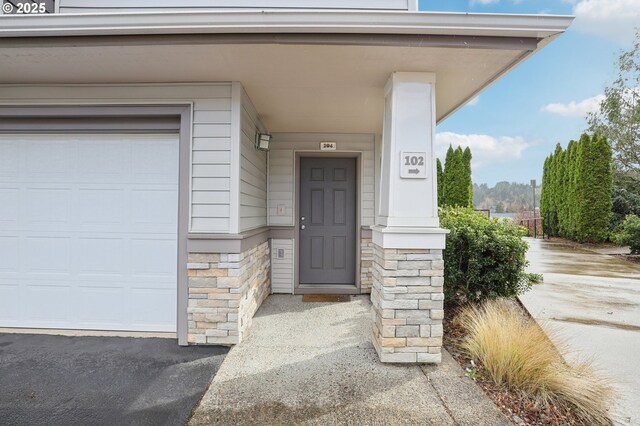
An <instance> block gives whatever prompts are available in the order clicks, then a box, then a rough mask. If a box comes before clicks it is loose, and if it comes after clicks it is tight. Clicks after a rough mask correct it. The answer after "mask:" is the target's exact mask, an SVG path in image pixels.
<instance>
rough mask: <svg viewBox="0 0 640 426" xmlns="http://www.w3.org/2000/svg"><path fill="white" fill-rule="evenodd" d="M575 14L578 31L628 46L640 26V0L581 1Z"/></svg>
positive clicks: (574, 11) (574, 8)
mask: <svg viewBox="0 0 640 426" xmlns="http://www.w3.org/2000/svg"><path fill="white" fill-rule="evenodd" d="M573 14H574V15H576V20H575V24H574V26H575V28H576V29H577V30H579V31H582V32H585V33H590V34H595V35H598V36H601V37H604V38H607V39H610V40H613V41H615V42H619V43H625V44H628V43H631V42H632V41H633V36H634V34H635V27H636V26H640V0H580V1H578V2H577V3H576V4H575V6H574V7H573Z"/></svg>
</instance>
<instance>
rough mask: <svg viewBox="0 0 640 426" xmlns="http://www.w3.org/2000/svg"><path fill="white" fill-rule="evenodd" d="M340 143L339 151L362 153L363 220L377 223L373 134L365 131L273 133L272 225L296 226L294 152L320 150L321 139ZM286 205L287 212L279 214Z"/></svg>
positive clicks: (361, 213)
mask: <svg viewBox="0 0 640 426" xmlns="http://www.w3.org/2000/svg"><path fill="white" fill-rule="evenodd" d="M322 141H331V142H336V143H337V144H338V152H339V151H351V152H354V151H355V152H361V153H362V160H361V161H362V164H361V176H360V177H359V179H360V201H361V203H360V220H361V224H362V226H370V225H373V224H374V206H375V185H374V145H375V142H374V136H373V135H362V134H311V133H308V134H305V133H300V134H294V133H278V134H274V137H273V143H272V145H271V149H270V151H269V212H268V213H269V225H272V226H293V225H294V224H295V222H294V209H295V205H294V198H295V197H294V194H295V181H296V179H295V176H294V175H295V151H319V147H320V142H322ZM278 206H283V207H284V210H285V214H284V215H278Z"/></svg>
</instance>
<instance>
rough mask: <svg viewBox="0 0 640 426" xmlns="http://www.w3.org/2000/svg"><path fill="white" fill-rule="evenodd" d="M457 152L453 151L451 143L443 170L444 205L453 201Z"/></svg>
mask: <svg viewBox="0 0 640 426" xmlns="http://www.w3.org/2000/svg"><path fill="white" fill-rule="evenodd" d="M454 157H455V152H454V151H453V147H452V146H451V145H449V149H447V155H446V156H445V158H444V171H443V172H442V204H441V205H442V206H450V205H451V201H450V197H451V195H450V194H451V191H452V190H453V189H452V187H453V185H454V184H455V182H454V179H453V176H452V173H453V169H454V164H453V163H455V158H454Z"/></svg>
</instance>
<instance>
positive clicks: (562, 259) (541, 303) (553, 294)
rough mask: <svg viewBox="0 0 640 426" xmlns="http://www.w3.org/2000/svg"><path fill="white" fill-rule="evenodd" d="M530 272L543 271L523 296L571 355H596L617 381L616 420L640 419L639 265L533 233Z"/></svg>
mask: <svg viewBox="0 0 640 426" xmlns="http://www.w3.org/2000/svg"><path fill="white" fill-rule="evenodd" d="M528 242H529V244H530V249H529V252H528V254H527V258H528V259H529V261H530V262H531V265H530V267H529V271H530V272H536V273H541V274H543V275H544V283H542V284H536V285H535V286H534V287H533V289H532V290H531V291H529V292H528V293H526V294H524V295H523V296H521V297H520V300H521V301H522V302H523V303H524V305H525V306H526V307H527V309H528V310H529V312H530V313H531V314H532V315H533V316H534V317H535V318H536V319H537V320H539V321H540V323H541V324H542V325H543V327H545V328H546V329H548V330H550V331H551V332H552V333H551V335H552V337H554V336H555V338H556V340H566V341H567V344H568V349H569V350H570V351H571V352H570V353H569V354H567V357H568V359H572V358H574V357H582V358H585V357H586V358H593V360H594V362H595V364H596V366H598V367H599V368H600V369H602V370H603V374H605V375H607V376H609V377H611V378H612V379H613V380H614V381H615V382H616V384H617V387H618V389H619V393H620V399H619V400H620V403H619V405H618V406H617V407H615V408H614V411H613V416H612V417H613V420H614V421H615V422H616V423H617V424H622V425H628V424H632V425H640V410H639V409H638V407H640V374H638V360H639V359H640V358H639V354H640V265H638V264H634V263H631V262H628V261H625V260H623V259H619V258H617V257H614V256H608V255H605V254H600V253H596V252H594V251H590V250H585V249H581V248H576V247H573V246H570V245H566V244H562V243H557V242H549V241H541V240H533V239H528Z"/></svg>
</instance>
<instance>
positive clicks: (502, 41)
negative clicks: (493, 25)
mask: <svg viewBox="0 0 640 426" xmlns="http://www.w3.org/2000/svg"><path fill="white" fill-rule="evenodd" d="M539 41H540V40H539V39H538V38H533V37H497V36H464V35H459V36H454V35H441V34H431V35H422V34H349V33H343V34H340V33H338V34H322V33H317V34H308V33H280V34H272V33H257V34H243V33H236V34H168V35H167V34H158V35H153V34H141V35H114V36H84V37H81V36H65V37H33V38H18V37H15V38H0V47H3V48H29V47H64V46H85V47H86V46H92V47H99V46H149V45H162V46H174V45H215V44H283V45H328V46H390V47H447V48H451V47H457V48H464V49H500V50H535V49H536V48H537V46H538V42H539Z"/></svg>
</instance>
